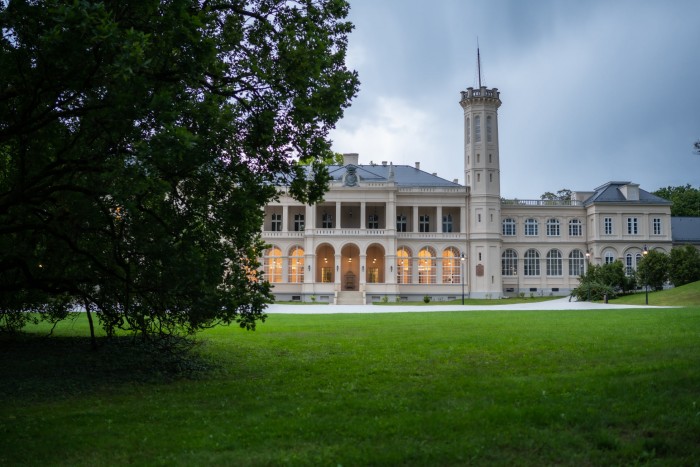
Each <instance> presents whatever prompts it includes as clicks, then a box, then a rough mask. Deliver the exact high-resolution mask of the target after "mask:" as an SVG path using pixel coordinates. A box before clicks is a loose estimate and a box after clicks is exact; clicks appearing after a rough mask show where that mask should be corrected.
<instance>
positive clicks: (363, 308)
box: [267, 297, 674, 315]
mask: <svg viewBox="0 0 700 467" xmlns="http://www.w3.org/2000/svg"><path fill="white" fill-rule="evenodd" d="M624 308H674V307H668V306H666V307H657V306H644V305H614V304H612V303H593V302H577V301H571V302H570V301H569V298H568V297H564V298H560V299H556V300H549V301H546V302H532V303H516V304H512V305H429V306H411V305H309V306H304V305H283V304H273V305H270V306H268V307H267V313H270V314H272V313H280V314H303V315H313V314H318V315H327V314H337V313H407V312H413V313H421V312H423V313H426V312H436V311H474V310H602V309H624Z"/></svg>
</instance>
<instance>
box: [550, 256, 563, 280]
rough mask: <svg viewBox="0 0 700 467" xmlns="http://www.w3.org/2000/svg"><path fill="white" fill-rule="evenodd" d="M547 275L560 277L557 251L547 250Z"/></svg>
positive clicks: (560, 271) (559, 258)
mask: <svg viewBox="0 0 700 467" xmlns="http://www.w3.org/2000/svg"><path fill="white" fill-rule="evenodd" d="M547 275H548V276H561V275H562V267H561V252H560V251H559V250H549V252H548V253H547Z"/></svg>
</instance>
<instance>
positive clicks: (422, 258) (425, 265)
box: [418, 247, 435, 284]
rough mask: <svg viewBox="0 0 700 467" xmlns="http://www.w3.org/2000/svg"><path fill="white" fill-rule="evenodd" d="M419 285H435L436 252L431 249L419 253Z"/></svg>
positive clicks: (424, 249) (427, 248) (426, 248)
mask: <svg viewBox="0 0 700 467" xmlns="http://www.w3.org/2000/svg"><path fill="white" fill-rule="evenodd" d="M418 283H419V284H434V283H435V250H433V249H432V248H430V247H425V248H423V249H422V250H421V251H419V252H418Z"/></svg>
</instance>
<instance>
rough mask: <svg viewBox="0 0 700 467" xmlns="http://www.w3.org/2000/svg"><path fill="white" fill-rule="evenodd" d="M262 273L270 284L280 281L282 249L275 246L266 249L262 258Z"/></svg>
mask: <svg viewBox="0 0 700 467" xmlns="http://www.w3.org/2000/svg"><path fill="white" fill-rule="evenodd" d="M263 273H264V274H265V280H266V281H268V282H269V283H271V284H274V283H277V282H282V250H280V249H279V248H277V247H272V248H270V249H269V250H267V252H266V253H265V258H263Z"/></svg>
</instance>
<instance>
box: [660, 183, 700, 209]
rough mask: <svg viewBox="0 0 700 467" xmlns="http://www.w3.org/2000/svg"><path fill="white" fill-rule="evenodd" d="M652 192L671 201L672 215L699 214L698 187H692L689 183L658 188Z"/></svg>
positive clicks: (699, 193)
mask: <svg viewBox="0 0 700 467" xmlns="http://www.w3.org/2000/svg"><path fill="white" fill-rule="evenodd" d="M653 194H655V195H656V196H659V197H661V198H663V199H666V200H668V201H671V202H672V203H673V205H672V206H671V215H672V216H679V217H694V216H700V189H698V188H693V187H692V186H690V184H688V185H685V186H668V187H666V188H659V189H658V190H656V191H655V192H654V193H653Z"/></svg>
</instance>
